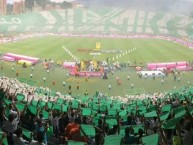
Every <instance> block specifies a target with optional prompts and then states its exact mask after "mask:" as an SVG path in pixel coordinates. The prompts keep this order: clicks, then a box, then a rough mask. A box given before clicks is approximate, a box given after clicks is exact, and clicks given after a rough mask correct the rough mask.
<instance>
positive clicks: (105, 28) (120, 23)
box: [0, 8, 193, 37]
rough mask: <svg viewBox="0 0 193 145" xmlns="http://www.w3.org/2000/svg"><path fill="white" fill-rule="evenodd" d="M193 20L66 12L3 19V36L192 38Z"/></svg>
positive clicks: (115, 11)
mask: <svg viewBox="0 0 193 145" xmlns="http://www.w3.org/2000/svg"><path fill="white" fill-rule="evenodd" d="M192 27H193V19H190V18H189V17H187V16H184V15H174V14H169V13H164V12H153V11H142V10H133V9H118V8H114V9H112V8H102V9H83V8H79V9H65V10H53V11H40V12H31V13H24V14H19V15H5V16H1V18H0V33H6V32H54V33H63V32H64V33H80V34H91V33H94V34H96V33H100V34H101V33H111V34H112V33H115V34H153V35H171V36H183V37H184V36H189V35H192V34H191V29H192Z"/></svg>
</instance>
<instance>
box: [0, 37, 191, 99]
mask: <svg viewBox="0 0 193 145" xmlns="http://www.w3.org/2000/svg"><path fill="white" fill-rule="evenodd" d="M96 42H100V43H101V51H106V50H109V51H110V50H117V51H119V52H121V53H101V55H96V56H93V55H90V52H89V51H80V50H90V49H94V48H95V47H96ZM64 48H66V49H67V50H68V51H69V52H70V53H71V54H72V55H73V56H74V57H76V58H77V59H78V60H81V61H82V60H85V61H87V60H97V61H104V60H106V59H107V58H108V59H109V61H110V63H114V62H116V61H118V62H121V63H128V62H131V63H132V64H133V63H136V64H140V65H143V66H146V63H150V62H177V61H193V50H191V49H190V48H188V47H185V46H183V45H180V44H177V43H174V42H171V41H166V40H160V39H123V38H116V39H115V38H67V37H60V36H44V37H37V38H29V39H26V40H21V41H18V42H10V43H6V44H0V51H1V53H2V54H3V53H7V52H10V53H16V54H21V55H26V56H32V57H39V58H41V61H40V63H38V64H37V65H35V66H34V70H33V71H32V70H31V67H27V68H23V67H22V66H21V65H19V64H16V65H15V67H14V70H12V68H13V63H11V62H4V63H1V64H0V65H1V66H3V69H1V70H0V73H1V74H4V75H6V76H8V77H13V78H14V77H16V72H17V71H18V72H19V76H18V77H17V79H18V80H20V81H21V82H26V83H29V84H30V85H36V86H43V87H49V88H51V89H52V90H55V91H61V92H63V93H67V91H68V86H69V85H71V86H72V95H79V96H83V94H84V92H85V91H86V90H87V91H88V92H89V94H90V95H93V94H94V93H95V92H96V91H99V92H102V93H104V94H108V95H110V96H111V95H122V96H123V95H129V94H138V93H154V92H165V91H170V90H173V89H175V88H176V89H178V88H180V87H183V86H186V85H191V84H192V83H193V72H192V71H189V72H185V74H182V73H181V74H180V81H179V82H178V81H174V80H173V76H172V75H171V74H170V75H168V77H166V78H165V80H164V83H163V84H161V80H162V78H156V79H155V80H153V79H152V78H148V79H143V78H139V77H138V75H137V73H136V71H135V68H133V67H126V68H123V69H122V70H121V71H118V70H117V71H115V72H114V74H113V75H112V74H109V75H108V79H106V80H104V79H102V78H97V77H93V78H89V80H88V81H85V78H84V77H74V76H69V77H68V76H67V75H66V74H67V73H68V71H69V70H67V69H63V68H61V67H57V66H56V67H54V69H53V70H50V72H49V73H48V72H47V71H46V70H45V69H44V67H43V66H42V64H41V62H43V61H44V60H45V59H52V60H54V62H57V61H74V59H73V57H72V55H69V53H68V52H67V51H65V49H64ZM123 53H124V55H123ZM30 73H32V74H33V77H32V78H30ZM128 75H129V76H130V79H129V80H127V76H128ZM116 76H119V77H120V79H121V81H122V84H121V86H118V85H117V83H116ZM44 77H45V78H46V81H45V82H44V81H43V78H44ZM53 81H55V82H56V83H55V85H53ZM63 81H65V82H66V86H63V84H62V83H63ZM77 82H79V84H80V89H79V90H77V89H76V85H77ZM109 84H111V86H112V89H111V90H109V89H108V85H109ZM131 84H133V85H134V87H133V88H131Z"/></svg>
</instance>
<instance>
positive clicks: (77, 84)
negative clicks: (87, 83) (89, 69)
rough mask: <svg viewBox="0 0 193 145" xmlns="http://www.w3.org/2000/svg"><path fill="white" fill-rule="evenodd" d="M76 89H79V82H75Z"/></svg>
mask: <svg viewBox="0 0 193 145" xmlns="http://www.w3.org/2000/svg"><path fill="white" fill-rule="evenodd" d="M76 89H77V90H79V89H80V84H79V82H77V83H76Z"/></svg>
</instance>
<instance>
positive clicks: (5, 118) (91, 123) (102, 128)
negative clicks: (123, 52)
mask: <svg viewBox="0 0 193 145" xmlns="http://www.w3.org/2000/svg"><path fill="white" fill-rule="evenodd" d="M192 90H193V89H192V88H191V87H185V88H183V89H182V90H180V91H179V92H173V93H168V94H162V93H157V94H152V95H150V94H149V95H147V94H146V95H145V94H143V95H136V96H130V97H129V96H128V97H127V98H125V97H120V96H119V97H106V96H103V95H102V94H96V95H94V96H90V97H89V96H83V97H82V98H73V97H72V96H69V95H62V94H61V93H60V92H57V93H55V95H54V96H51V95H50V93H49V89H45V88H37V87H32V86H29V85H27V84H23V83H20V82H19V81H18V80H16V79H12V78H7V77H4V76H2V77H1V78H0V114H1V115H0V128H1V130H2V132H1V138H0V144H6V141H5V140H7V142H8V144H9V145H47V144H67V143H68V144H70V141H76V142H82V143H84V144H88V145H103V144H105V145H107V144H108V141H107V140H108V138H111V137H112V141H113V142H111V145H130V144H144V143H146V144H147V142H148V141H149V143H150V144H152V145H154V144H155V145H156V144H160V145H193V132H192V127H193V124H192V123H193V121H192V114H193V108H192V96H193V93H192V92H193V91H192ZM22 97H23V98H22ZM86 98H87V99H86ZM85 99H86V101H85ZM76 101H77V102H76ZM61 102H62V103H61ZM75 102H76V103H77V105H76V103H75ZM21 105H22V106H23V107H21ZM65 107H66V108H65ZM46 114H47V117H46ZM24 131H25V132H26V131H27V132H28V133H30V135H31V136H30V137H28V136H26V135H24ZM113 137H114V138H115V137H117V140H116V141H117V142H118V143H117V142H116V141H115V139H113ZM147 140H148V141H147ZM114 141H115V142H114Z"/></svg>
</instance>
